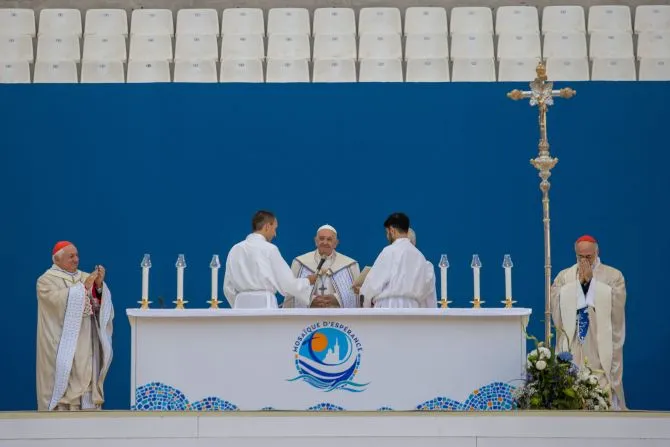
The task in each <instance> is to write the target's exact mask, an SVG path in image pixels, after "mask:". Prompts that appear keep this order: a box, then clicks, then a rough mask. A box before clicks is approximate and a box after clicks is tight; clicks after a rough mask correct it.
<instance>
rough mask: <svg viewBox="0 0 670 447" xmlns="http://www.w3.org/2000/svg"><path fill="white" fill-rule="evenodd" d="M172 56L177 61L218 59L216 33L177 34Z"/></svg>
mask: <svg viewBox="0 0 670 447" xmlns="http://www.w3.org/2000/svg"><path fill="white" fill-rule="evenodd" d="M174 58H175V60H177V61H218V60H219V44H218V42H217V39H216V35H214V34H207V35H189V34H186V35H184V34H177V43H176V45H175V50H174Z"/></svg>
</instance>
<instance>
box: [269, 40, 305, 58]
mask: <svg viewBox="0 0 670 447" xmlns="http://www.w3.org/2000/svg"><path fill="white" fill-rule="evenodd" d="M311 50H312V49H311V47H310V43H309V36H307V34H293V35H289V34H270V36H269V37H268V59H280V60H298V59H305V60H308V59H311Z"/></svg>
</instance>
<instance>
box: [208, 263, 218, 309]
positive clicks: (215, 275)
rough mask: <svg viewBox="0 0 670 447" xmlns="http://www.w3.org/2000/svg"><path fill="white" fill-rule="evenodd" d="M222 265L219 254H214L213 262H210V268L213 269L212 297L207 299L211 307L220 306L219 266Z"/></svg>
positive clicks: (216, 307)
mask: <svg viewBox="0 0 670 447" xmlns="http://www.w3.org/2000/svg"><path fill="white" fill-rule="evenodd" d="M220 267H221V262H220V261H219V255H214V256H212V262H210V263H209V268H211V269H212V299H210V300H209V301H207V302H208V303H209V304H210V306H209V308H210V309H218V308H219V303H220V302H221V301H219V268H220Z"/></svg>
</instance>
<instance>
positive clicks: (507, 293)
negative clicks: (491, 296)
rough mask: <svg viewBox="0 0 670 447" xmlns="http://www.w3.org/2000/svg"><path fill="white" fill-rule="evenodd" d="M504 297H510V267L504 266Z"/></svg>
mask: <svg viewBox="0 0 670 447" xmlns="http://www.w3.org/2000/svg"><path fill="white" fill-rule="evenodd" d="M505 298H512V268H511V267H505Z"/></svg>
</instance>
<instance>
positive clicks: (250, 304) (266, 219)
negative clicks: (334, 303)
mask: <svg viewBox="0 0 670 447" xmlns="http://www.w3.org/2000/svg"><path fill="white" fill-rule="evenodd" d="M278 226H279V222H278V221H277V219H276V218H275V216H274V214H272V213H271V212H269V211H258V212H256V214H254V217H253V218H252V221H251V228H252V230H253V233H251V234H250V235H248V236H247V238H246V239H245V240H243V241H242V242H239V243H237V244H235V245H234V246H233V248H232V249H231V250H230V252H229V253H228V257H227V259H226V272H225V274H224V278H223V293H224V295H225V296H226V299H227V300H228V302H229V303H230V307H232V308H234V309H277V308H278V307H279V306H278V305H277V297H276V295H275V294H276V293H277V292H279V293H280V294H282V295H283V296H288V295H291V296H294V297H296V299H297V300H298V301H299V302H302V303H304V304H305V305H307V304H308V303H309V297H310V293H311V291H312V284H314V282H315V281H316V275H309V276H308V277H306V278H295V277H294V276H293V273H292V272H291V268H290V267H289V266H288V264H287V263H286V261H284V258H282V256H281V253H280V252H279V249H278V248H277V246H276V245H274V244H272V243H271V241H272V239H274V238H275V236H276V235H277V227H278Z"/></svg>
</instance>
